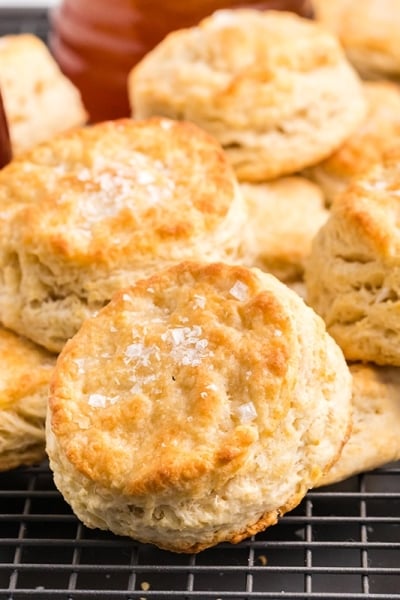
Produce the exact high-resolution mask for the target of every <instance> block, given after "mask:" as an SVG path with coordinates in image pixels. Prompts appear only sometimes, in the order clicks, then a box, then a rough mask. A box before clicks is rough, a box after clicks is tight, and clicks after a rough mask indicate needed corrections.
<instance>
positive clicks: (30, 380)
mask: <svg viewBox="0 0 400 600" xmlns="http://www.w3.org/2000/svg"><path fill="white" fill-rule="evenodd" d="M54 363H55V359H54V357H53V356H52V355H51V354H49V353H47V352H46V351H45V350H43V349H42V348H40V347H39V346H36V345H35V344H32V343H31V342H29V341H28V340H26V339H24V338H22V337H19V336H18V335H15V334H14V333H12V332H11V331H8V330H7V329H3V328H2V327H0V366H1V372H0V410H1V409H7V408H8V407H11V406H12V405H13V404H15V402H17V401H18V400H20V399H21V398H23V397H24V396H28V395H30V394H34V393H35V392H36V391H37V390H38V389H39V387H41V386H42V385H44V384H47V383H48V382H49V381H50V376H51V373H52V370H53V368H54Z"/></svg>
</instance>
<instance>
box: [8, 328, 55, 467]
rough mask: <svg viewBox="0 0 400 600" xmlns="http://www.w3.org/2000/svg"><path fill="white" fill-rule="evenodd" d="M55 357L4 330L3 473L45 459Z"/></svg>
mask: <svg viewBox="0 0 400 600" xmlns="http://www.w3.org/2000/svg"><path fill="white" fill-rule="evenodd" d="M54 364H55V358H54V357H52V356H51V355H50V354H48V353H47V352H45V351H44V350H43V349H41V348H39V347H38V346H35V345H34V344H32V343H31V342H29V341H28V340H26V339H24V338H21V337H19V336H17V335H15V334H14V333H12V332H11V331H7V330H6V329H3V328H0V471H6V470H8V469H13V468H15V467H19V466H20V465H30V464H33V463H35V462H39V461H41V460H43V459H44V458H45V433H44V425H45V417H46V408H47V395H48V384H49V381H50V377H51V374H52V371H53V368H54Z"/></svg>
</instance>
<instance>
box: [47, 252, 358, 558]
mask: <svg viewBox="0 0 400 600" xmlns="http://www.w3.org/2000/svg"><path fill="white" fill-rule="evenodd" d="M350 388H351V382H350V376H349V372H348V369H347V366H346V364H345V362H344V359H343V356H342V353H341V351H340V350H339V348H338V347H337V345H336V344H335V343H334V342H333V340H332V338H330V336H328V335H327V334H326V332H325V328H324V325H323V323H322V320H320V319H319V318H318V317H317V316H316V315H315V313H314V312H313V311H312V310H311V309H309V308H308V307H306V306H305V305H304V303H303V302H302V300H301V299H300V298H298V297H297V295H296V294H295V293H294V292H292V291H290V290H289V289H288V288H286V286H284V285H283V284H281V283H280V282H279V281H278V280H276V279H275V278H274V277H272V276H270V275H268V274H265V273H262V272H261V271H259V270H256V269H255V270H249V269H246V268H244V267H239V266H228V265H225V264H222V263H213V264H208V265H207V264H203V263H201V264H199V263H181V264H179V265H177V266H175V267H172V268H170V269H168V270H164V271H160V272H158V273H156V274H155V275H153V276H152V277H149V278H147V279H144V280H141V281H139V282H136V284H135V285H134V286H132V287H130V288H126V289H125V290H122V291H120V292H117V293H116V294H115V295H114V297H113V299H112V300H111V302H110V303H109V304H108V305H107V306H106V307H105V308H104V309H102V310H101V311H100V312H99V314H98V315H97V316H96V317H93V318H92V319H89V320H87V321H85V323H84V324H83V325H82V327H81V329H80V331H79V332H78V333H77V334H76V336H74V338H72V340H70V341H69V342H68V343H67V345H66V346H65V348H64V350H63V352H62V353H61V355H60V357H59V359H58V362H57V367H56V371H55V374H54V378H53V380H52V385H51V393H50V402H49V417H48V421H47V451H48V454H49V457H50V465H51V468H52V469H53V472H54V478H55V482H56V485H57V487H58V488H59V490H60V491H61V493H62V494H63V495H64V497H65V498H66V500H67V501H68V502H69V503H70V504H71V506H72V508H73V510H74V511H75V513H76V514H77V515H78V517H79V518H80V519H82V520H83V522H84V523H85V524H86V525H88V526H89V527H100V528H102V529H110V530H111V531H113V532H114V533H117V534H120V535H129V536H131V537H133V538H135V539H139V540H142V541H145V542H151V543H154V544H156V545H158V546H160V547H162V548H166V549H169V550H173V551H177V552H197V551H199V550H201V549H203V548H206V547H209V546H211V545H214V544H216V543H218V542H220V541H223V540H229V541H231V542H238V541H240V540H241V539H243V538H244V537H247V536H248V535H252V534H254V533H256V532H257V531H260V530H262V529H264V528H265V527H267V526H268V525H271V524H273V523H274V522H276V520H277V518H278V516H279V515H280V514H283V513H284V512H285V511H287V510H289V509H290V508H293V507H294V506H295V505H297V504H298V502H299V501H300V500H301V499H302V497H303V496H304V494H305V493H306V491H307V489H308V488H310V487H312V486H313V485H314V484H315V483H316V481H317V480H318V479H319V478H320V477H321V476H322V474H323V473H324V472H325V471H326V470H327V469H328V468H329V467H330V465H331V464H332V463H333V462H334V461H335V460H336V459H337V457H338V455H339V453H340V451H341V448H342V445H343V443H344V442H345V440H346V439H347V436H348V434H349V424H350V395H351V389H350Z"/></svg>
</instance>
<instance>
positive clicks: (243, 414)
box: [235, 402, 257, 423]
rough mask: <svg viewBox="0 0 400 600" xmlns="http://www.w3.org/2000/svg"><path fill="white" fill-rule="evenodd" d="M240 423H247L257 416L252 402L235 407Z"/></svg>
mask: <svg viewBox="0 0 400 600" xmlns="http://www.w3.org/2000/svg"><path fill="white" fill-rule="evenodd" d="M235 413H236V415H237V416H238V418H239V420H240V422H241V423H249V422H250V421H254V419H255V418H256V417H257V411H256V407H255V406H254V404H253V403H252V402H246V403H245V404H241V405H240V406H238V407H237V409H236V411H235Z"/></svg>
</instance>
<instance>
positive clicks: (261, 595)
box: [0, 0, 400, 600]
mask: <svg viewBox="0 0 400 600" xmlns="http://www.w3.org/2000/svg"><path fill="white" fill-rule="evenodd" d="M82 1H90V0H82ZM110 1H111V0H110ZM47 30H48V22H47V14H46V11H45V10H34V9H31V10H24V11H20V10H11V9H7V10H6V9H3V10H2V9H1V2H0V35H4V34H6V33H20V32H27V31H29V32H32V33H35V34H36V35H38V36H40V37H41V38H42V39H44V40H45V39H46V35H47ZM27 598H32V599H38V600H39V599H40V600H45V599H50V598H51V599H54V600H57V599H63V600H78V599H79V600H94V599H96V600H112V599H114V598H119V599H124V600H131V599H132V600H133V599H134V598H137V599H142V600H151V599H153V600H155V599H157V600H158V599H159V600H163V599H167V598H168V599H169V598H170V599H175V600H190V599H194V598H197V599H204V600H207V599H213V600H218V599H220V600H227V599H231V600H234V599H237V600H261V599H265V598H273V599H276V600H277V599H280V598H291V599H299V600H300V599H302V598H309V599H311V598H316V599H317V598H318V599H321V600H323V599H325V600H327V599H330V600H335V599H346V600H353V599H364V600H367V599H368V600H373V599H380V600H384V599H387V600H389V599H390V600H393V599H396V598H398V599H400V464H399V463H397V464H396V465H391V466H388V467H387V468H385V469H379V470H377V471H374V472H371V473H367V474H364V475H360V476H358V477H353V478H351V479H349V480H347V481H345V482H343V483H341V484H339V485H336V486H331V487H329V488H325V489H323V490H320V491H319V490H316V491H313V492H310V493H309V494H308V496H307V497H306V498H305V500H304V501H303V502H302V504H301V505H300V506H299V507H298V508H297V509H295V510H294V511H293V512H291V513H290V514H288V515H287V516H285V517H283V518H282V519H281V521H280V523H279V524H278V525H276V526H275V527H272V528H270V529H268V530H267V531H265V532H264V533H262V534H259V535H257V536H255V537H254V538H250V539H249V540H247V541H244V542H242V543H241V544H238V545H230V544H221V545H219V546H217V547H216V548H213V549H210V550H206V551H205V552H202V553H200V554H198V555H193V556H188V555H178V554H171V553H169V552H165V551H162V550H158V549H157V548H155V547H152V546H149V545H144V544H139V543H136V542H134V541H132V540H129V539H125V538H119V537H116V536H114V535H112V534H110V533H105V532H101V531H98V530H89V529H87V528H86V527H84V526H83V525H82V524H81V523H80V522H79V521H78V520H77V519H76V518H75V517H74V515H73V514H72V513H71V510H70V509H69V507H68V505H67V504H66V503H65V502H64V501H63V499H62V498H61V496H60V494H59V493H58V492H57V491H56V489H55V488H54V485H53V481H52V476H51V473H50V471H49V469H48V466H47V464H43V465H40V466H37V467H32V468H21V469H17V470H15V471H11V472H8V473H3V474H0V599H1V600H20V599H27Z"/></svg>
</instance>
